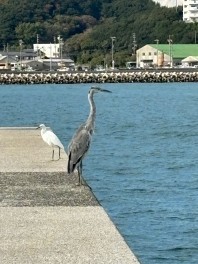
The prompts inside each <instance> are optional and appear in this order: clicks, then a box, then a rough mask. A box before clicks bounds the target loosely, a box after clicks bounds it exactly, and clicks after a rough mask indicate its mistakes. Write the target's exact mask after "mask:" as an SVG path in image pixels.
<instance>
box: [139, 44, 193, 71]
mask: <svg viewBox="0 0 198 264" xmlns="http://www.w3.org/2000/svg"><path fill="white" fill-rule="evenodd" d="M189 56H192V57H197V56H198V45H197V44H148V45H145V46H143V47H142V48H140V49H138V50H137V53H136V58H137V61H136V64H137V67H142V68H146V67H149V66H152V67H153V66H157V67H163V66H173V65H175V64H181V61H182V60H183V59H185V58H186V57H189Z"/></svg>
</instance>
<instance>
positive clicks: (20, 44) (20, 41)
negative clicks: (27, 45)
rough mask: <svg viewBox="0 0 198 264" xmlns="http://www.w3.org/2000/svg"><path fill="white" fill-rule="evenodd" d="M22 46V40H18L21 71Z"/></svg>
mask: <svg viewBox="0 0 198 264" xmlns="http://www.w3.org/2000/svg"><path fill="white" fill-rule="evenodd" d="M22 45H23V40H22V39H20V40H19V46H20V70H21V69H22V58H21V52H22Z"/></svg>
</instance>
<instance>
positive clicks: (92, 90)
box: [89, 86, 111, 95]
mask: <svg viewBox="0 0 198 264" xmlns="http://www.w3.org/2000/svg"><path fill="white" fill-rule="evenodd" d="M100 92H107V93H111V91H109V90H106V89H102V88H100V87H97V86H92V87H91V89H90V90H89V94H90V95H91V94H94V93H100Z"/></svg>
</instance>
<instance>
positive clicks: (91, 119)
mask: <svg viewBox="0 0 198 264" xmlns="http://www.w3.org/2000/svg"><path fill="white" fill-rule="evenodd" d="M99 92H110V91H108V90H105V89H101V88H100V87H91V89H90V90H89V93H88V101H89V104H90V113H89V116H88V119H87V121H86V122H85V123H84V124H82V125H81V126H80V127H79V128H78V130H77V131H76V133H75V134H74V136H73V138H72V140H71V142H70V144H69V146H68V164H67V171H68V173H72V172H74V170H75V169H77V170H78V176H79V184H80V185H81V184H82V177H81V176H82V160H83V158H84V157H85V155H86V154H87V152H88V150H89V147H90V143H91V138H92V135H93V132H94V126H95V118H96V106H95V102H94V99H93V97H94V94H95V93H99Z"/></svg>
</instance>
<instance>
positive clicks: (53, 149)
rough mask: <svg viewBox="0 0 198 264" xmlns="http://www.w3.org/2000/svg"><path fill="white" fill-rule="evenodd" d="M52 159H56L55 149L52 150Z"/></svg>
mask: <svg viewBox="0 0 198 264" xmlns="http://www.w3.org/2000/svg"><path fill="white" fill-rule="evenodd" d="M52 160H54V149H53V150H52Z"/></svg>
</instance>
